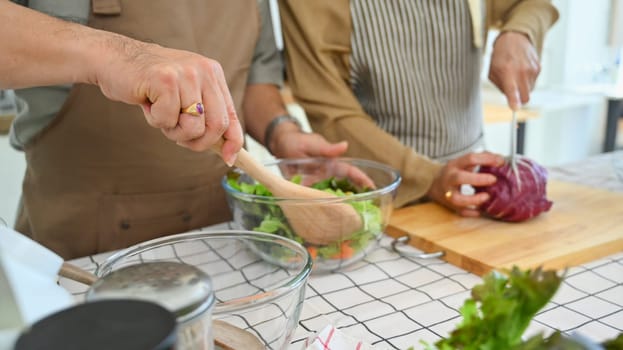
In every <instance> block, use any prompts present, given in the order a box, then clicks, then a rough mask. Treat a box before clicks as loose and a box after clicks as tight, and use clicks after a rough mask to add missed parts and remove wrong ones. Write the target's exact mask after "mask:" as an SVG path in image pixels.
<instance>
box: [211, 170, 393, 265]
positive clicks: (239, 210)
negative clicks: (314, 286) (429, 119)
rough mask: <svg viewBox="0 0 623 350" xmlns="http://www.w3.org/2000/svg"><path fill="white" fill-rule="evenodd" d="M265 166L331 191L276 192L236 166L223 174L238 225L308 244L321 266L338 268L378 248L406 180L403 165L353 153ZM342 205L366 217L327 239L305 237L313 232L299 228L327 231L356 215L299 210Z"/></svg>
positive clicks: (307, 246) (316, 231)
mask: <svg viewBox="0 0 623 350" xmlns="http://www.w3.org/2000/svg"><path fill="white" fill-rule="evenodd" d="M265 166H266V167H268V168H269V169H270V170H271V171H273V172H275V173H276V174H278V175H279V176H282V177H284V178H286V179H288V180H290V181H292V182H294V183H297V184H300V185H304V186H308V187H312V188H316V189H319V190H322V191H326V192H327V197H326V198H314V199H301V198H285V197H275V196H273V195H272V194H271V193H270V192H269V191H268V190H267V189H266V188H265V187H264V186H263V185H261V184H259V183H257V182H256V181H255V180H254V179H253V178H251V177H250V176H249V175H247V174H246V173H244V172H243V171H242V170H239V169H235V170H232V171H231V172H230V173H229V174H228V175H227V176H226V177H224V178H223V181H222V185H223V187H224V188H225V191H226V192H227V200H228V204H229V206H230V209H231V210H232V214H233V220H234V222H235V224H236V225H238V226H239V227H241V228H242V229H245V230H253V231H261V232H267V233H271V234H274V235H278V236H283V237H287V238H290V239H293V240H295V241H297V242H299V243H301V244H303V245H304V246H305V248H306V249H307V250H308V252H309V253H310V255H311V256H312V259H313V260H314V271H315V272H327V271H334V270H338V269H340V268H343V267H345V266H347V265H350V264H352V263H354V262H356V261H358V260H360V259H362V258H363V257H364V256H365V255H366V254H368V253H369V252H370V251H371V250H372V249H374V248H376V246H377V244H378V241H379V239H380V238H381V235H382V233H383V232H384V230H385V227H386V226H387V224H388V222H389V218H390V215H391V213H392V210H393V202H394V198H395V195H396V190H397V188H398V185H399V184H400V175H399V173H398V171H396V170H395V169H392V168H391V167H389V166H387V165H384V164H381V163H378V162H374V161H370V160H364V159H353V158H331V159H329V158H305V159H280V160H276V161H274V162H270V163H267V164H265ZM336 205H339V206H345V205H348V206H350V207H352V208H353V209H354V211H355V212H356V213H357V214H358V216H359V218H360V221H361V223H360V224H358V225H357V227H358V229H356V230H354V231H350V232H344V233H342V234H340V236H339V237H335V238H334V239H331V240H330V241H328V242H323V243H318V242H312V241H310V240H309V239H305V238H303V237H302V236H305V237H309V234H310V232H307V233H306V235H302V234H299V233H297V231H296V230H295V228H301V227H304V228H311V229H312V230H314V231H315V232H311V234H317V235H319V236H322V234H323V231H326V230H327V228H331V229H333V228H334V227H335V226H336V225H337V226H338V227H347V226H348V224H347V223H345V222H344V221H346V220H349V219H351V218H350V217H346V216H340V217H336V218H334V220H332V221H331V222H318V221H317V220H316V221H314V220H313V219H314V218H313V217H310V216H297V215H296V213H297V212H299V211H304V210H308V211H310V208H311V209H313V208H323V207H326V208H328V210H330V209H331V206H336ZM333 231H335V230H333Z"/></svg>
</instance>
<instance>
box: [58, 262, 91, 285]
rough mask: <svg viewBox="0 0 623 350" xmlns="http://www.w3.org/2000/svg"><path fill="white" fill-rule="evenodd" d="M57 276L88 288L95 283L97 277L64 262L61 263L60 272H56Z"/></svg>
mask: <svg viewBox="0 0 623 350" xmlns="http://www.w3.org/2000/svg"><path fill="white" fill-rule="evenodd" d="M58 274H59V275H60V276H63V277H65V278H69V279H70V280H73V281H76V282H80V283H82V284H86V285H88V286H90V285H92V284H93V283H95V281H97V276H95V275H94V274H92V273H91V272H89V271H87V270H84V269H82V268H80V267H78V266H76V265H74V264H70V263H68V262H66V261H65V262H63V265H62V266H61V270H60V271H59V272H58Z"/></svg>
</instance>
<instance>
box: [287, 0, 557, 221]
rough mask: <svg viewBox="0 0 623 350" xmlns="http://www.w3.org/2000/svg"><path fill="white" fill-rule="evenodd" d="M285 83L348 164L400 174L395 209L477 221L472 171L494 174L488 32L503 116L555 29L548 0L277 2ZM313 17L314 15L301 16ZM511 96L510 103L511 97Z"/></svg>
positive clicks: (523, 93)
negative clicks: (361, 162) (427, 209)
mask: <svg viewBox="0 0 623 350" xmlns="http://www.w3.org/2000/svg"><path fill="white" fill-rule="evenodd" d="M279 4H280V8H281V19H282V23H283V31H284V42H285V53H286V59H287V62H286V63H287V64H286V67H287V68H288V79H289V83H290V87H291V89H292V92H293V94H294V96H295V98H297V100H298V101H300V103H301V105H302V107H303V108H304V109H305V111H306V112H307V116H308V118H309V122H310V125H311V127H312V129H314V130H315V131H317V132H318V133H320V134H322V135H323V136H325V137H326V138H327V139H329V140H334V141H335V140H347V141H348V142H349V150H348V153H347V155H348V156H351V157H363V158H368V159H372V160H376V161H379V162H383V163H386V164H389V165H392V166H393V167H395V168H396V169H398V170H400V173H401V177H402V182H401V184H400V187H399V189H398V194H397V198H396V201H395V203H394V204H395V205H396V206H403V205H407V204H410V203H413V202H415V201H419V200H422V199H431V200H435V201H436V202H438V203H439V204H442V205H444V206H447V207H448V208H450V209H451V210H453V211H456V212H457V213H458V214H461V215H465V216H477V215H479V214H480V212H479V210H478V206H479V205H481V204H482V203H484V202H486V201H487V200H488V194H486V193H477V194H474V195H467V194H464V193H463V192H462V190H461V187H462V185H463V184H467V185H471V186H488V185H491V184H492V183H493V182H495V181H496V178H495V177H494V176H491V175H490V174H475V173H474V172H473V169H475V168H476V167H478V166H484V165H488V166H499V165H501V164H502V163H503V161H504V160H503V158H502V157H501V156H500V155H495V154H492V153H488V152H479V151H480V150H482V148H483V147H484V140H483V121H482V106H481V105H482V103H481V97H480V85H481V81H480V76H481V68H482V54H483V44H484V43H485V42H486V38H485V37H486V33H487V30H488V29H489V28H490V27H497V28H499V29H500V30H501V32H502V34H500V35H499V36H498V37H497V38H496V45H494V49H493V55H492V60H491V62H492V65H491V67H494V66H496V63H497V66H501V67H504V68H503V69H501V71H495V73H494V71H491V73H493V76H492V81H493V82H494V83H495V84H496V85H498V86H500V87H502V86H504V87H506V88H503V89H501V90H502V91H503V92H504V93H505V94H506V95H507V96H512V97H513V98H512V99H511V98H510V97H509V98H508V100H509V105H510V106H512V107H513V108H516V107H517V104H518V103H519V97H520V98H521V102H523V103H525V102H527V98H528V95H529V92H530V89H531V87H532V86H534V85H533V84H534V81H535V80H536V77H537V76H538V72H539V69H538V67H539V63H538V54H537V52H538V51H540V49H541V48H542V43H543V39H544V36H545V33H546V31H547V30H548V28H550V27H551V26H552V25H553V23H554V22H556V20H557V18H558V12H557V10H556V8H555V7H554V6H553V5H552V4H551V1H550V0H529V1H527V0H490V1H485V0H418V1H366V0H344V1H328V0H327V1H322V0H319V1H300V0H280V1H279ZM309 13H314V14H315V15H314V16H309V15H308V14H309ZM515 92H517V94H516V95H517V96H515Z"/></svg>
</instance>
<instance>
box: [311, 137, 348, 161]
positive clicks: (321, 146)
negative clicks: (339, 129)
mask: <svg viewBox="0 0 623 350" xmlns="http://www.w3.org/2000/svg"><path fill="white" fill-rule="evenodd" d="M317 147H318V148H317V149H316V152H315V153H316V154H317V155H320V156H323V157H329V158H332V157H339V156H341V155H342V154H344V152H346V149H348V142H346V141H342V142H338V143H329V142H328V141H327V140H322V142H320V143H318V144H317Z"/></svg>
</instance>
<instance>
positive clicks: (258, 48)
mask: <svg viewBox="0 0 623 350" xmlns="http://www.w3.org/2000/svg"><path fill="white" fill-rule="evenodd" d="M258 9H259V14H260V21H261V27H260V35H259V38H258V41H257V44H256V45H255V53H254V54H253V62H252V63H251V68H250V70H249V77H248V79H247V84H273V85H277V86H279V87H281V86H283V74H284V67H283V58H282V56H281V52H280V51H279V50H278V49H277V45H276V43H275V35H274V32H273V26H272V17H271V15H270V6H269V3H268V0H259V1H258Z"/></svg>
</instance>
